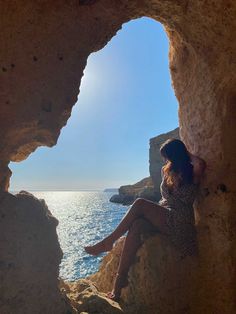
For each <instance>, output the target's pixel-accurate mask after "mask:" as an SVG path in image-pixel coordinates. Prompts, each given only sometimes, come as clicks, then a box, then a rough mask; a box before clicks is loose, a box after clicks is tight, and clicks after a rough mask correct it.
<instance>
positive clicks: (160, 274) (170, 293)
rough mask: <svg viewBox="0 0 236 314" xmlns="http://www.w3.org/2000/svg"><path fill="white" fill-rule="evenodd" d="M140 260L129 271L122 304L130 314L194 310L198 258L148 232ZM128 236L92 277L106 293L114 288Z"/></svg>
mask: <svg viewBox="0 0 236 314" xmlns="http://www.w3.org/2000/svg"><path fill="white" fill-rule="evenodd" d="M145 238H146V240H145V242H144V244H143V246H142V247H141V248H140V249H139V251H138V253H137V256H136V261H135V263H134V265H133V266H132V267H131V269H130V271H129V284H128V286H127V287H126V288H124V289H122V295H121V301H120V304H121V306H122V308H123V309H124V311H125V313H128V314H131V313H133V314H143V313H155V314H159V313H160V314H162V313H163V314H164V313H168V314H183V313H191V310H192V306H193V305H192V304H191V299H192V297H193V295H192V293H193V291H194V290H193V287H194V286H195V284H196V278H195V276H196V270H197V268H198V259H197V257H196V256H191V257H190V256H188V257H185V258H183V257H182V256H181V254H180V252H179V251H178V250H176V249H175V248H174V247H173V245H172V244H171V243H170V242H169V239H168V238H166V237H164V236H161V235H152V236H150V235H148V234H146V235H145ZM123 242H124V238H122V239H121V240H120V241H118V242H117V244H116V246H115V247H114V248H113V250H112V251H111V252H110V253H109V254H107V255H106V256H105V257H104V258H103V260H102V263H101V266H100V269H99V271H98V272H97V273H95V274H94V275H92V276H90V277H89V279H90V280H92V281H93V282H94V283H95V285H96V286H97V287H98V289H99V290H100V291H102V292H108V291H111V289H112V285H113V282H114V278H115V274H116V272H117V267H118V263H119V259H120V255H121V251H122V247H123Z"/></svg>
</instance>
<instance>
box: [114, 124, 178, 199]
mask: <svg viewBox="0 0 236 314" xmlns="http://www.w3.org/2000/svg"><path fill="white" fill-rule="evenodd" d="M168 138H177V139H178V138H179V128H176V129H174V130H173V131H170V132H168V133H163V134H160V135H158V136H156V137H153V138H151V139H150V148H149V172H150V177H148V178H144V179H142V180H141V181H139V182H137V183H135V184H132V185H122V186H121V187H120V188H119V190H118V192H119V194H115V195H113V196H112V197H111V199H110V201H111V202H113V203H121V204H123V205H130V204H132V203H133V201H134V200H135V199H136V198H138V197H143V198H146V199H148V200H150V201H159V200H160V198H161V194H160V183H161V168H162V166H163V164H164V162H163V159H162V158H161V155H160V146H161V144H163V143H164V142H165V141H166V140H167V139H168Z"/></svg>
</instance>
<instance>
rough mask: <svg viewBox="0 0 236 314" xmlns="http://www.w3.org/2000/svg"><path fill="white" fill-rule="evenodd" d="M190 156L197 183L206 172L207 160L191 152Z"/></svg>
mask: <svg viewBox="0 0 236 314" xmlns="http://www.w3.org/2000/svg"><path fill="white" fill-rule="evenodd" d="M189 156H190V159H191V163H192V165H193V172H194V181H195V183H199V182H200V181H201V179H202V177H203V174H204V172H205V169H206V162H205V161H204V160H203V159H202V158H200V157H198V156H195V155H193V154H191V153H190V152H189Z"/></svg>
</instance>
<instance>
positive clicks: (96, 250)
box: [84, 240, 113, 256]
mask: <svg viewBox="0 0 236 314" xmlns="http://www.w3.org/2000/svg"><path fill="white" fill-rule="evenodd" d="M112 248H113V243H109V242H108V241H104V240H103V241H101V242H98V243H97V244H95V245H91V246H85V247H84V249H85V251H86V252H87V253H88V254H90V255H95V256H96V255H98V254H100V253H103V252H108V251H111V249H112Z"/></svg>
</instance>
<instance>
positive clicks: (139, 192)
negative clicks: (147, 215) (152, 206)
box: [110, 177, 157, 205]
mask: <svg viewBox="0 0 236 314" xmlns="http://www.w3.org/2000/svg"><path fill="white" fill-rule="evenodd" d="M118 192H119V194H114V195H112V197H111V198H110V202H113V203H121V204H123V205H129V204H132V203H133V201H134V200H135V199H136V198H138V197H144V198H146V199H149V200H153V201H155V200H157V199H156V197H155V195H154V188H153V182H152V178H151V177H148V178H144V179H142V180H141V181H139V182H137V183H135V184H131V185H122V186H121V187H120V188H119V190H118Z"/></svg>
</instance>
